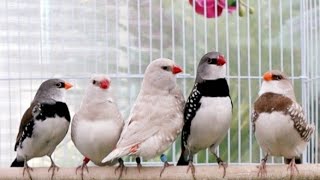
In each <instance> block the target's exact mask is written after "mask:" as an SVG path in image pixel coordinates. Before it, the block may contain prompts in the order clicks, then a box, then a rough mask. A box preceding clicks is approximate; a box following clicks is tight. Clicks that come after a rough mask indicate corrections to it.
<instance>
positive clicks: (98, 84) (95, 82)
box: [90, 74, 111, 90]
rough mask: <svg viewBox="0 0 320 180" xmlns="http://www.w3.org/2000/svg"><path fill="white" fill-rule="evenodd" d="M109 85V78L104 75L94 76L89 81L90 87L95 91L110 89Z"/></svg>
mask: <svg viewBox="0 0 320 180" xmlns="http://www.w3.org/2000/svg"><path fill="white" fill-rule="evenodd" d="M110 83H111V80H110V78H109V77H108V76H107V75H104V74H94V75H92V76H91V79H90V86H91V87H92V88H96V89H101V90H106V89H108V88H109V87H110Z"/></svg>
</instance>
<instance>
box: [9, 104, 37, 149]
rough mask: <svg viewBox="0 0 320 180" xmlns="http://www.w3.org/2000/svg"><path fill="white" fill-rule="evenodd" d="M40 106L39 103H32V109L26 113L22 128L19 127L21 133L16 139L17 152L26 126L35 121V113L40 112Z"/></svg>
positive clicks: (22, 120)
mask: <svg viewBox="0 0 320 180" xmlns="http://www.w3.org/2000/svg"><path fill="white" fill-rule="evenodd" d="M38 107H39V105H38V104H37V103H34V102H33V103H31V105H30V107H29V108H28V109H27V110H26V111H25V112H24V114H23V116H22V119H21V122H20V126H19V132H18V135H17V139H16V144H15V146H14V150H15V151H16V150H17V147H18V144H19V141H20V140H21V138H22V134H23V131H24V130H25V128H26V126H27V125H28V124H29V123H30V121H33V111H38V109H39V108H38Z"/></svg>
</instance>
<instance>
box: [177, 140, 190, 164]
mask: <svg viewBox="0 0 320 180" xmlns="http://www.w3.org/2000/svg"><path fill="white" fill-rule="evenodd" d="M188 164H189V161H188V154H187V153H186V148H185V147H184V144H183V141H182V137H181V155H180V158H179V160H178V163H177V166H186V165H188Z"/></svg>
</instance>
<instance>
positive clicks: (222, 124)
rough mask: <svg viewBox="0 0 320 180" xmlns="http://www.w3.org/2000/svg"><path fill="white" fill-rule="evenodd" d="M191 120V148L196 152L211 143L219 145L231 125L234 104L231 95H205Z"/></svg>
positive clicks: (189, 139) (189, 142)
mask: <svg viewBox="0 0 320 180" xmlns="http://www.w3.org/2000/svg"><path fill="white" fill-rule="evenodd" d="M200 102H201V106H200V108H199V109H198V111H197V113H196V115H195V117H194V119H193V120H192V122H191V128H190V135H189V137H188V146H189V149H190V150H191V151H192V152H193V153H196V152H198V151H199V150H202V149H206V148H208V147H210V146H211V145H214V146H215V147H217V146H218V145H219V143H220V142H221V141H222V140H223V138H224V137H225V135H226V134H227V132H228V129H229V128H230V125H231V118H232V105H231V100H230V98H229V97H203V98H201V101H200Z"/></svg>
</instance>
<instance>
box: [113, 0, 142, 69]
mask: <svg viewBox="0 0 320 180" xmlns="http://www.w3.org/2000/svg"><path fill="white" fill-rule="evenodd" d="M138 1H139V0H138ZM115 3H116V9H115V11H116V14H115V15H116V17H115V18H116V21H115V23H116V24H115V31H116V33H115V36H116V48H115V49H116V70H117V72H116V74H118V73H119V38H120V36H119V4H118V3H119V1H118V0H115ZM138 12H139V9H138ZM138 22H139V19H138Z"/></svg>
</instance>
